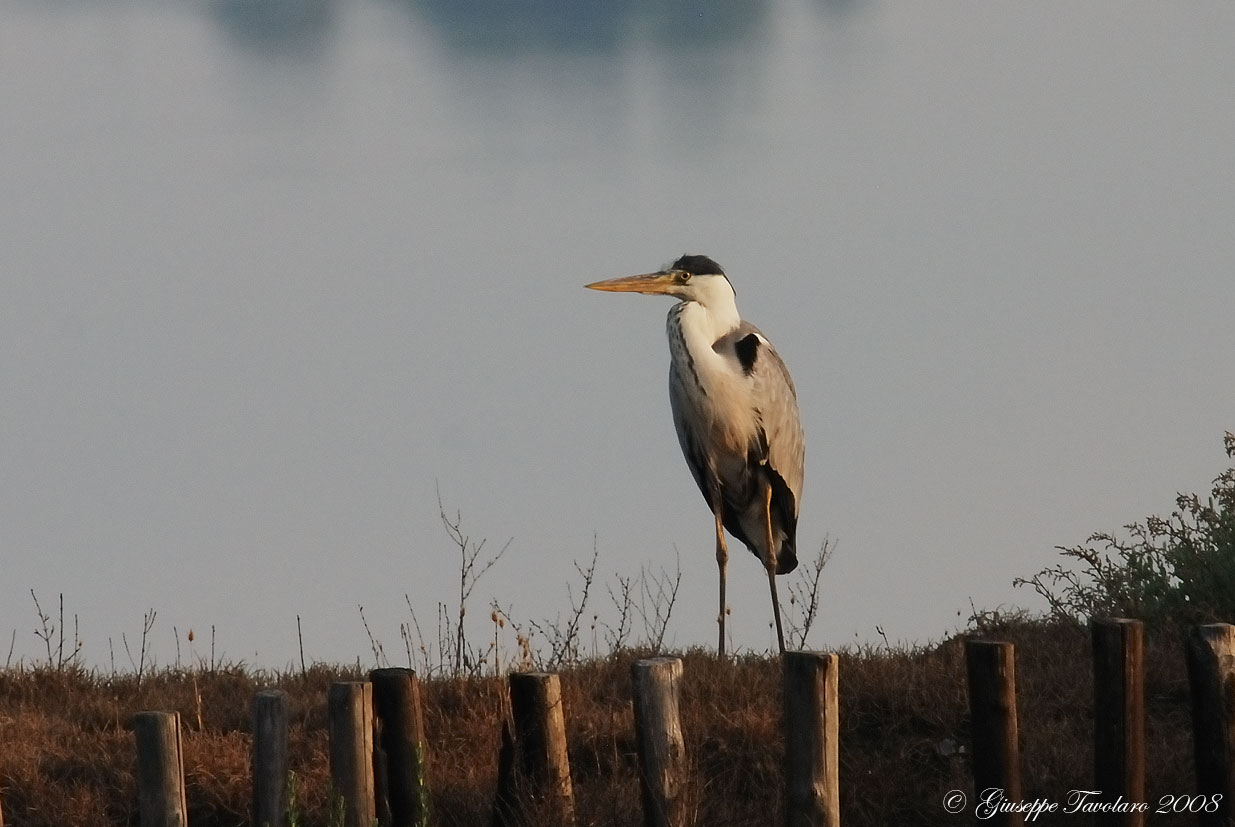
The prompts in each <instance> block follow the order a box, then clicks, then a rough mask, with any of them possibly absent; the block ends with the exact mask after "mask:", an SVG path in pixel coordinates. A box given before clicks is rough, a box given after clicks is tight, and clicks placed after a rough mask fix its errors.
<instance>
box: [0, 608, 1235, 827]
mask: <svg viewBox="0 0 1235 827" xmlns="http://www.w3.org/2000/svg"><path fill="white" fill-rule="evenodd" d="M1092 639H1093V663H1094V788H1095V789H1097V790H1100V791H1101V798H1100V799H1097V798H1095V799H1094V800H1103V801H1114V800H1116V799H1117V797H1122V800H1123V801H1125V802H1144V801H1145V693H1144V668H1143V666H1144V663H1143V661H1144V630H1143V627H1142V625H1141V623H1140V622H1139V621H1134V620H1123V619H1115V620H1098V621H1095V622H1094V623H1093V624H1092ZM965 659H966V668H967V677H968V685H969V704H970V715H971V738H972V764H973V776H974V790H975V791H978V794H979V796H980V795H981V791H984V790H987V789H992V788H993V789H999V790H1002V791H1003V792H1004V796H1005V799H1006V800H1007V801H1010V802H1018V801H1020V800H1021V790H1022V788H1021V776H1020V757H1019V747H1018V737H1017V721H1016V700H1015V662H1014V658H1013V647H1012V644H1011V643H1003V642H997V641H987V640H977V639H972V640H968V641H966V644H965ZM1187 660H1188V673H1189V681H1190V684H1191V691H1192V705H1193V725H1194V726H1193V728H1194V741H1195V754H1196V776H1197V793H1198V794H1200V795H1205V796H1209V797H1211V800H1216V801H1217V802H1218V804H1219V806H1218V807H1217V808H1216V809H1215V811H1214V812H1211V813H1204V812H1202V813H1199V814H1198V821H1199V823H1200V824H1202V825H1211V824H1212V825H1218V824H1221V825H1231V824H1233V823H1235V808H1232V806H1231V801H1232V798H1233V796H1235V626H1231V625H1228V624H1214V625H1207V626H1198V627H1195V628H1193V629H1192V631H1191V633H1190V635H1189V638H1188V643H1187ZM837 662H838V659H837V656H836V655H835V654H823V653H817V652H787V653H786V654H785V655H784V657H783V678H784V694H783V703H784V708H783V712H784V718H783V721H784V732H785V764H784V774H785V800H784V812H785V816H786V823H787V824H788V825H791V827H798V826H799V825H802V826H803V827H805V826H806V825H812V826H813V825H829V826H830V827H834V826H835V825H838V824H839V823H840V786H839V764H838V749H839V743H838V731H839V714H838V712H839V707H838V704H837ZM681 677H682V661H681V660H680V659H678V658H652V659H649V660H641V661H638V662H636V663H635V664H633V666H632V690H633V702H634V703H633V705H634V722H635V735H636V748H637V752H638V763H639V775H640V780H641V784H642V796H643V812H644V822H645V824H646V825H648V827H678V826H679V825H685V824H686V823H687V822H688V817H689V814H688V813H687V810H686V800H685V796H684V792H685V789H686V783H685V782H686V776H687V766H688V762H687V758H686V749H685V743H684V739H683V737H682V728H681V724H680V723H679V714H678V698H679V682H680V679H681ZM509 680H510V685H509V688H510V702H511V719H512V720H513V724H514V731H513V733H512V732H511V731H510V729H509V727H508V726H506V725H505V724H504V725H503V732H502V741H503V744H502V749H501V752H500V755H499V782H498V791H497V796H496V800H495V805H494V813H493V823H494V825H498V826H499V827H500V826H501V825H508V824H513V823H515V822H517V821H518V813H519V809H518V807H519V802H520V801H526V800H528V799H529V798H530V799H531V800H535V801H537V802H538V806H540V807H542V808H549V809H550V810H552V811H553V812H555V813H556V814H557V818H558V819H559V820H561V821H562V822H563V823H571V822H573V820H574V803H573V793H572V785H571V778H570V766H569V760H568V757H567V749H566V734H565V718H564V714H563V709H562V699H561V691H560V684H559V681H558V676H557V675H556V674H552V673H515V674H511V675H510V679H509ZM328 709H329V721H330V724H329V726H330V770H331V778H332V784H333V787H334V791H335V793H336V794H337V795H339V796H341V798H342V802H343V806H344V807H345V823H346V825H347V827H371V825H373V823H374V822H375V821H377V822H379V823H380V824H382V825H391V827H412V826H413V825H422V824H424V823H425V822H426V818H427V812H428V811H427V807H428V785H427V780H426V778H425V763H426V762H425V757H426V750H427V741H426V739H425V730H424V717H423V713H422V711H421V703H420V685H419V683H418V681H417V678H416V675H415V673H414V672H412V671H411V670H407V669H378V670H375V671H373V672H372V673H371V674H370V680H369V681H358V682H341V683H335V684H333V685H332V686H331V688H330V692H329V697H328ZM287 723H288V717H287V698H286V696H285V695H284V693H283V692H281V691H278V690H264V691H260V692H258V693H257V695H256V698H255V701H254V706H253V824H254V825H256V827H282V826H283V825H285V824H286V818H287V810H288V803H289V802H288V801H287V791H288V784H287V781H288V757H287V756H288V753H287ZM133 730H134V734H135V738H136V742H137V790H138V800H139V811H140V819H141V824H142V827H187V823H188V820H187V806H186V801H185V786H184V762H183V758H182V754H181V741H180V721H179V716H178V714H177V713H169V712H142V713H139V714H137V715H136V716H135V718H134V722H133ZM1180 792H1182V791H1180ZM1214 796H1217V798H1216V799H1214V798H1213V797H1214ZM969 810H970V811H971V812H972V804H971V805H970V806H969ZM542 812H543V810H542ZM987 815H988V816H989V817H988V818H984V819H983V820H988V821H990V822H992V823H994V824H1021V823H1023V819H1024V813H1018V812H1016V811H1008V812H1001V813H993V814H991V813H988V814H987ZM1097 823H1098V824H1119V825H1125V826H1129V827H1130V826H1131V825H1142V824H1144V813H1143V812H1126V811H1125V812H1110V813H1106V814H1104V815H1099V816H1098V818H1097ZM0 827H3V816H2V815H0Z"/></svg>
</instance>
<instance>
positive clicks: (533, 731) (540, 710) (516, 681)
mask: <svg viewBox="0 0 1235 827" xmlns="http://www.w3.org/2000/svg"><path fill="white" fill-rule="evenodd" d="M510 707H511V714H512V716H513V717H514V721H515V742H516V751H517V753H518V759H517V761H516V763H517V764H518V765H519V769H520V772H521V774H522V777H523V778H525V779H528V780H530V781H531V782H532V785H533V790H534V791H535V794H536V795H537V797H540V798H543V799H545V800H546V801H548V802H550V807H552V808H553V809H554V810H555V811H556V813H557V814H558V816H559V817H560V818H561V819H562V820H563V821H565V822H566V823H568V824H573V823H574V821H575V798H574V788H573V787H572V785H571V782H570V759H569V757H568V755H567V753H566V718H565V715H564V714H563V711H562V687H561V683H560V682H559V681H558V676H557V675H555V674H552V673H546V672H513V673H511V675H510Z"/></svg>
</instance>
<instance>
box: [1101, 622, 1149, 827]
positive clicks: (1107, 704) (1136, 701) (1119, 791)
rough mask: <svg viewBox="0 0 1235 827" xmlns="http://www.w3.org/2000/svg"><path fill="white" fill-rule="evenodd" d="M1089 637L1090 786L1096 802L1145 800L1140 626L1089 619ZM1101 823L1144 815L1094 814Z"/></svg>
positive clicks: (1137, 825) (1126, 823) (1125, 826)
mask: <svg viewBox="0 0 1235 827" xmlns="http://www.w3.org/2000/svg"><path fill="white" fill-rule="evenodd" d="M1090 633H1091V635H1092V637H1093V710H1094V732H1093V741H1094V744H1093V746H1094V750H1093V752H1094V756H1093V760H1094V789H1096V790H1098V791H1099V792H1100V798H1098V799H1097V800H1099V801H1103V802H1112V803H1113V802H1114V801H1115V800H1116V799H1118V798H1122V799H1123V800H1124V801H1126V802H1143V801H1145V800H1146V798H1145V672H1144V661H1145V627H1144V624H1142V623H1141V622H1140V621H1139V620H1126V619H1123V618H1116V619H1109V620H1108V619H1102V620H1095V621H1094V622H1093V624H1092V627H1091V630H1090ZM1094 823H1095V824H1097V825H1101V826H1102V827H1106V826H1107V825H1109V827H1116V825H1118V827H1141V825H1143V824H1144V823H1145V814H1144V813H1143V812H1140V811H1139V810H1137V811H1135V812H1122V813H1121V812H1099V813H1098V814H1096V815H1095V817H1094Z"/></svg>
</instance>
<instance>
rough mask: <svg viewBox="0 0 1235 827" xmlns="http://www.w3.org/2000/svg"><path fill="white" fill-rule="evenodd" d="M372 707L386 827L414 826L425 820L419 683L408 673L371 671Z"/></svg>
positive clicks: (426, 789)
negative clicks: (382, 771)
mask: <svg viewBox="0 0 1235 827" xmlns="http://www.w3.org/2000/svg"><path fill="white" fill-rule="evenodd" d="M369 679H370V680H371V681H372V682H373V708H374V711H375V712H376V713H377V720H378V739H377V741H378V747H379V748H380V749H381V751H382V753H383V754H384V755H385V759H386V760H385V766H386V779H385V783H383V784H381V785H379V786H380V787H381V789H382V790H383V791H384V794H385V799H386V802H385V806H383V804H382V802H379V804H378V809H379V810H388V811H389V814H390V825H391V827H415V825H420V824H424V823H426V822H427V820H428V816H429V812H428V810H429V787H428V780H427V778H426V775H425V759H426V754H425V745H426V741H425V719H424V710H423V709H422V708H421V705H420V681H419V680H417V678H416V673H415V672H414V671H412V670H411V669H374V670H373V671H372V672H370V673H369Z"/></svg>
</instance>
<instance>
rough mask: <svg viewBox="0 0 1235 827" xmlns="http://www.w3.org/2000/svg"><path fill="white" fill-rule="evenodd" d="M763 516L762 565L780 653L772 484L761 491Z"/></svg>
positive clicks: (782, 635) (781, 633)
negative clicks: (764, 551)
mask: <svg viewBox="0 0 1235 827" xmlns="http://www.w3.org/2000/svg"><path fill="white" fill-rule="evenodd" d="M763 517H764V524H765V525H767V527H768V534H767V542H768V545H767V549H768V553H767V559H765V560H764V561H763V565H764V566H766V567H767V570H768V588H769V589H770V590H771V592H772V617H774V618H775V619H776V643H777V645H779V646H780V653H781V654H782V655H783V654H784V653H785V632H784V630H783V629H782V627H781V625H780V600H778V599H777V597H776V533H775V532H774V531H772V486H771V485H765V486H764V493H763Z"/></svg>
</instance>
